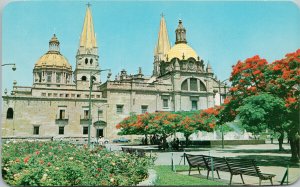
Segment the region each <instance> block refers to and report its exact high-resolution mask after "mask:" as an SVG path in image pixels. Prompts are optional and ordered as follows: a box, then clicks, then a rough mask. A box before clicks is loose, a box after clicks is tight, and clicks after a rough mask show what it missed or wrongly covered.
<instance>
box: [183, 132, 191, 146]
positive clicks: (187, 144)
mask: <svg viewBox="0 0 300 187" xmlns="http://www.w3.org/2000/svg"><path fill="white" fill-rule="evenodd" d="M189 136H190V135H184V137H185V147H188V146H189Z"/></svg>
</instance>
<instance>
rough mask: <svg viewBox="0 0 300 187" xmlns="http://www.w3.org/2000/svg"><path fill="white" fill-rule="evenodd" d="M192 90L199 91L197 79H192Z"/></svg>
mask: <svg viewBox="0 0 300 187" xmlns="http://www.w3.org/2000/svg"><path fill="white" fill-rule="evenodd" d="M190 90H191V91H198V85H197V79H195V78H191V79H190Z"/></svg>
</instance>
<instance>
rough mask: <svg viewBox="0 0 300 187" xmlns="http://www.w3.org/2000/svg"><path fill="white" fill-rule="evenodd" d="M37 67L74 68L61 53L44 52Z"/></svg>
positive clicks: (36, 64)
mask: <svg viewBox="0 0 300 187" xmlns="http://www.w3.org/2000/svg"><path fill="white" fill-rule="evenodd" d="M34 67H35V68H42V67H47V68H58V69H72V67H71V65H70V64H69V62H68V61H67V59H66V58H65V57H64V56H63V55H61V54H59V53H49V52H47V53H46V54H44V55H43V56H42V57H41V58H40V59H39V60H38V61H37V62H36V63H35V66H34Z"/></svg>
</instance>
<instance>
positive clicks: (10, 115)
mask: <svg viewBox="0 0 300 187" xmlns="http://www.w3.org/2000/svg"><path fill="white" fill-rule="evenodd" d="M13 118H14V110H13V109H12V108H8V109H7V114H6V119H13Z"/></svg>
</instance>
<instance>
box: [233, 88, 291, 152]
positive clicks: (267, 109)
mask: <svg viewBox="0 0 300 187" xmlns="http://www.w3.org/2000/svg"><path fill="white" fill-rule="evenodd" d="M238 111H239V114H238V116H239V118H240V120H241V121H242V123H243V125H244V128H245V129H246V130H247V131H249V132H252V133H254V134H259V133H260V132H263V131H264V130H265V129H272V130H273V131H275V132H279V133H280V134H283V133H284V130H287V129H284V127H285V125H283V124H284V123H287V119H286V116H287V114H288V111H287V108H286V107H285V102H284V100H283V99H281V98H279V97H276V96H273V95H271V94H268V93H261V94H259V95H253V96H250V97H247V98H245V99H244V100H243V103H242V105H241V106H240V107H239V108H238ZM279 150H283V147H282V142H280V145H279Z"/></svg>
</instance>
